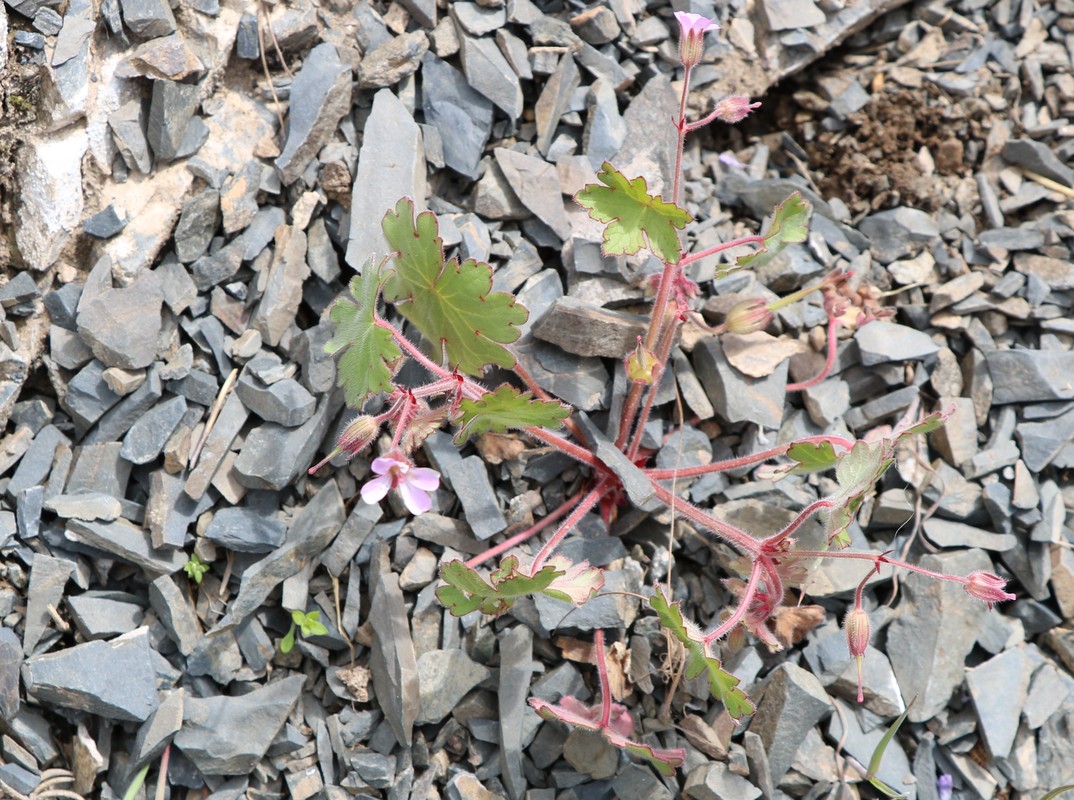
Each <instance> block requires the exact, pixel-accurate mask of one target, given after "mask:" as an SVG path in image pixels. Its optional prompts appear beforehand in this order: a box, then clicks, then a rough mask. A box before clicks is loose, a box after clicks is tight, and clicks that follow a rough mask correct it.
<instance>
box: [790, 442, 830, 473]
mask: <svg viewBox="0 0 1074 800" xmlns="http://www.w3.org/2000/svg"><path fill="white" fill-rule="evenodd" d="M787 458H790V459H793V460H794V461H797V462H798V463H797V465H795V467H794V468H793V469H792V470H790V471H791V472H792V473H794V474H796V475H802V474H804V473H807V472H819V471H820V470H824V469H830V468H831V467H833V466H835V462H836V460H837V459H838V456H837V455H836V453H835V447H833V446H832V443H831V442H818V443H816V444H814V443H813V442H798V443H797V444H793V445H791V446H790V448H789V449H788V450H787Z"/></svg>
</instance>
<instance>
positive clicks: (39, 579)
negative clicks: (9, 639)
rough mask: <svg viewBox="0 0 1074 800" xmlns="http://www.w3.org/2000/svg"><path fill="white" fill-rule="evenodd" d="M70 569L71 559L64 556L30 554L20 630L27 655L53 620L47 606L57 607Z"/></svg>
mask: <svg viewBox="0 0 1074 800" xmlns="http://www.w3.org/2000/svg"><path fill="white" fill-rule="evenodd" d="M74 569H75V565H74V563H73V562H71V561H68V560H67V559H63V558H54V557H53V556H50V555H48V554H46V553H38V554H36V555H35V556H34V561H33V564H32V565H31V566H30V585H29V588H28V590H27V595H26V597H27V600H26V619H25V625H24V627H23V633H22V648H23V652H24V653H26V654H27V655H29V654H31V653H33V651H34V648H35V647H37V643H38V642H40V641H41V639H42V637H43V636H44V635H45V631H46V630H48V628H49V627H50V626H51V625H52V624H53V622H52V615H51V614H50V613H49V610H48V609H49V606H52V607H53V608H54V609H55V608H59V605H60V601H61V600H62V599H63V589H64V586H66V585H67V581H68V579H69V578H70V577H71V573H72V572H73V571H74Z"/></svg>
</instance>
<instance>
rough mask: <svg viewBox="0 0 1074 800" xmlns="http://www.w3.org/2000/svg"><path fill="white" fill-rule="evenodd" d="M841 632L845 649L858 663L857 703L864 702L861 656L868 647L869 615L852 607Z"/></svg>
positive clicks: (856, 607)
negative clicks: (842, 632) (845, 642)
mask: <svg viewBox="0 0 1074 800" xmlns="http://www.w3.org/2000/svg"><path fill="white" fill-rule="evenodd" d="M843 630H845V631H846V635H847V649H849V650H850V655H851V657H852V658H854V659H855V660H857V662H858V702H859V703H861V702H863V701H864V700H865V691H864V688H863V686H862V674H861V670H862V656H864V655H865V649H866V648H867V647H868V646H869V633H870V631H869V615H868V614H866V613H865V609H863V608H862V607H861V606H854V608H852V609H850V611H848V612H847V615H846V618H845V619H844V620H843Z"/></svg>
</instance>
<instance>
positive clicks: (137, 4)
mask: <svg viewBox="0 0 1074 800" xmlns="http://www.w3.org/2000/svg"><path fill="white" fill-rule="evenodd" d="M119 3H120V8H121V9H122V10H123V21H124V22H125V23H126V24H127V27H128V28H129V29H130V30H131V32H132V33H133V34H134V35H135V36H137V37H139V38H141V39H155V38H157V37H158V36H167V35H168V34H170V33H175V31H176V24H175V16H174V15H173V14H172V9H171V6H169V5H168V3H167V2H166V0H119Z"/></svg>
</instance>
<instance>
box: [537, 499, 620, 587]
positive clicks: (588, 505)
mask: <svg viewBox="0 0 1074 800" xmlns="http://www.w3.org/2000/svg"><path fill="white" fill-rule="evenodd" d="M608 484H609V479H607V478H605V479H603V480H601V481H600V482H599V483H598V484H597V486H596V488H594V489H593V490H591V491H590V492H589V494H587V495H586V496H585V498H583V500H582V502H580V503H579V504H578V507H577V508H576V509H574V511H572V512H571V514H570V516H569V517H567V519H565V520H563V523H562V524H561V525H560V526H559V527H558V528H556V532H555V533H553V534H552V537H551V538H550V539H549V540H548V541H547V542H545V544H544V547H542V548H541V550H540V552H539V553H537V556H536V558H534V559H533V567H532V568H531V569H530V575H536V574H537V572H538V571H539V570H540V569H541V567H543V566H544V562H546V561H547V560H548V558H549V557H550V556H551V555H552V551H553V550H555V549H556V548H557V547H559V543H560V542H562V541H563V537H565V536H566V535H567V534H568V533H569V532H570V531H571V529H572V528H574V526H575V525H577V524H578V523H579V521H581V519H582V517H584V516H585V515H586V514H588V513H589V511H590V509H592V508H593V506H595V505H596V504H597V503H598V502H600V498H601V497H603V496H604V493H605V492H606V491H607V490H608V488H609V485H608Z"/></svg>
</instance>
